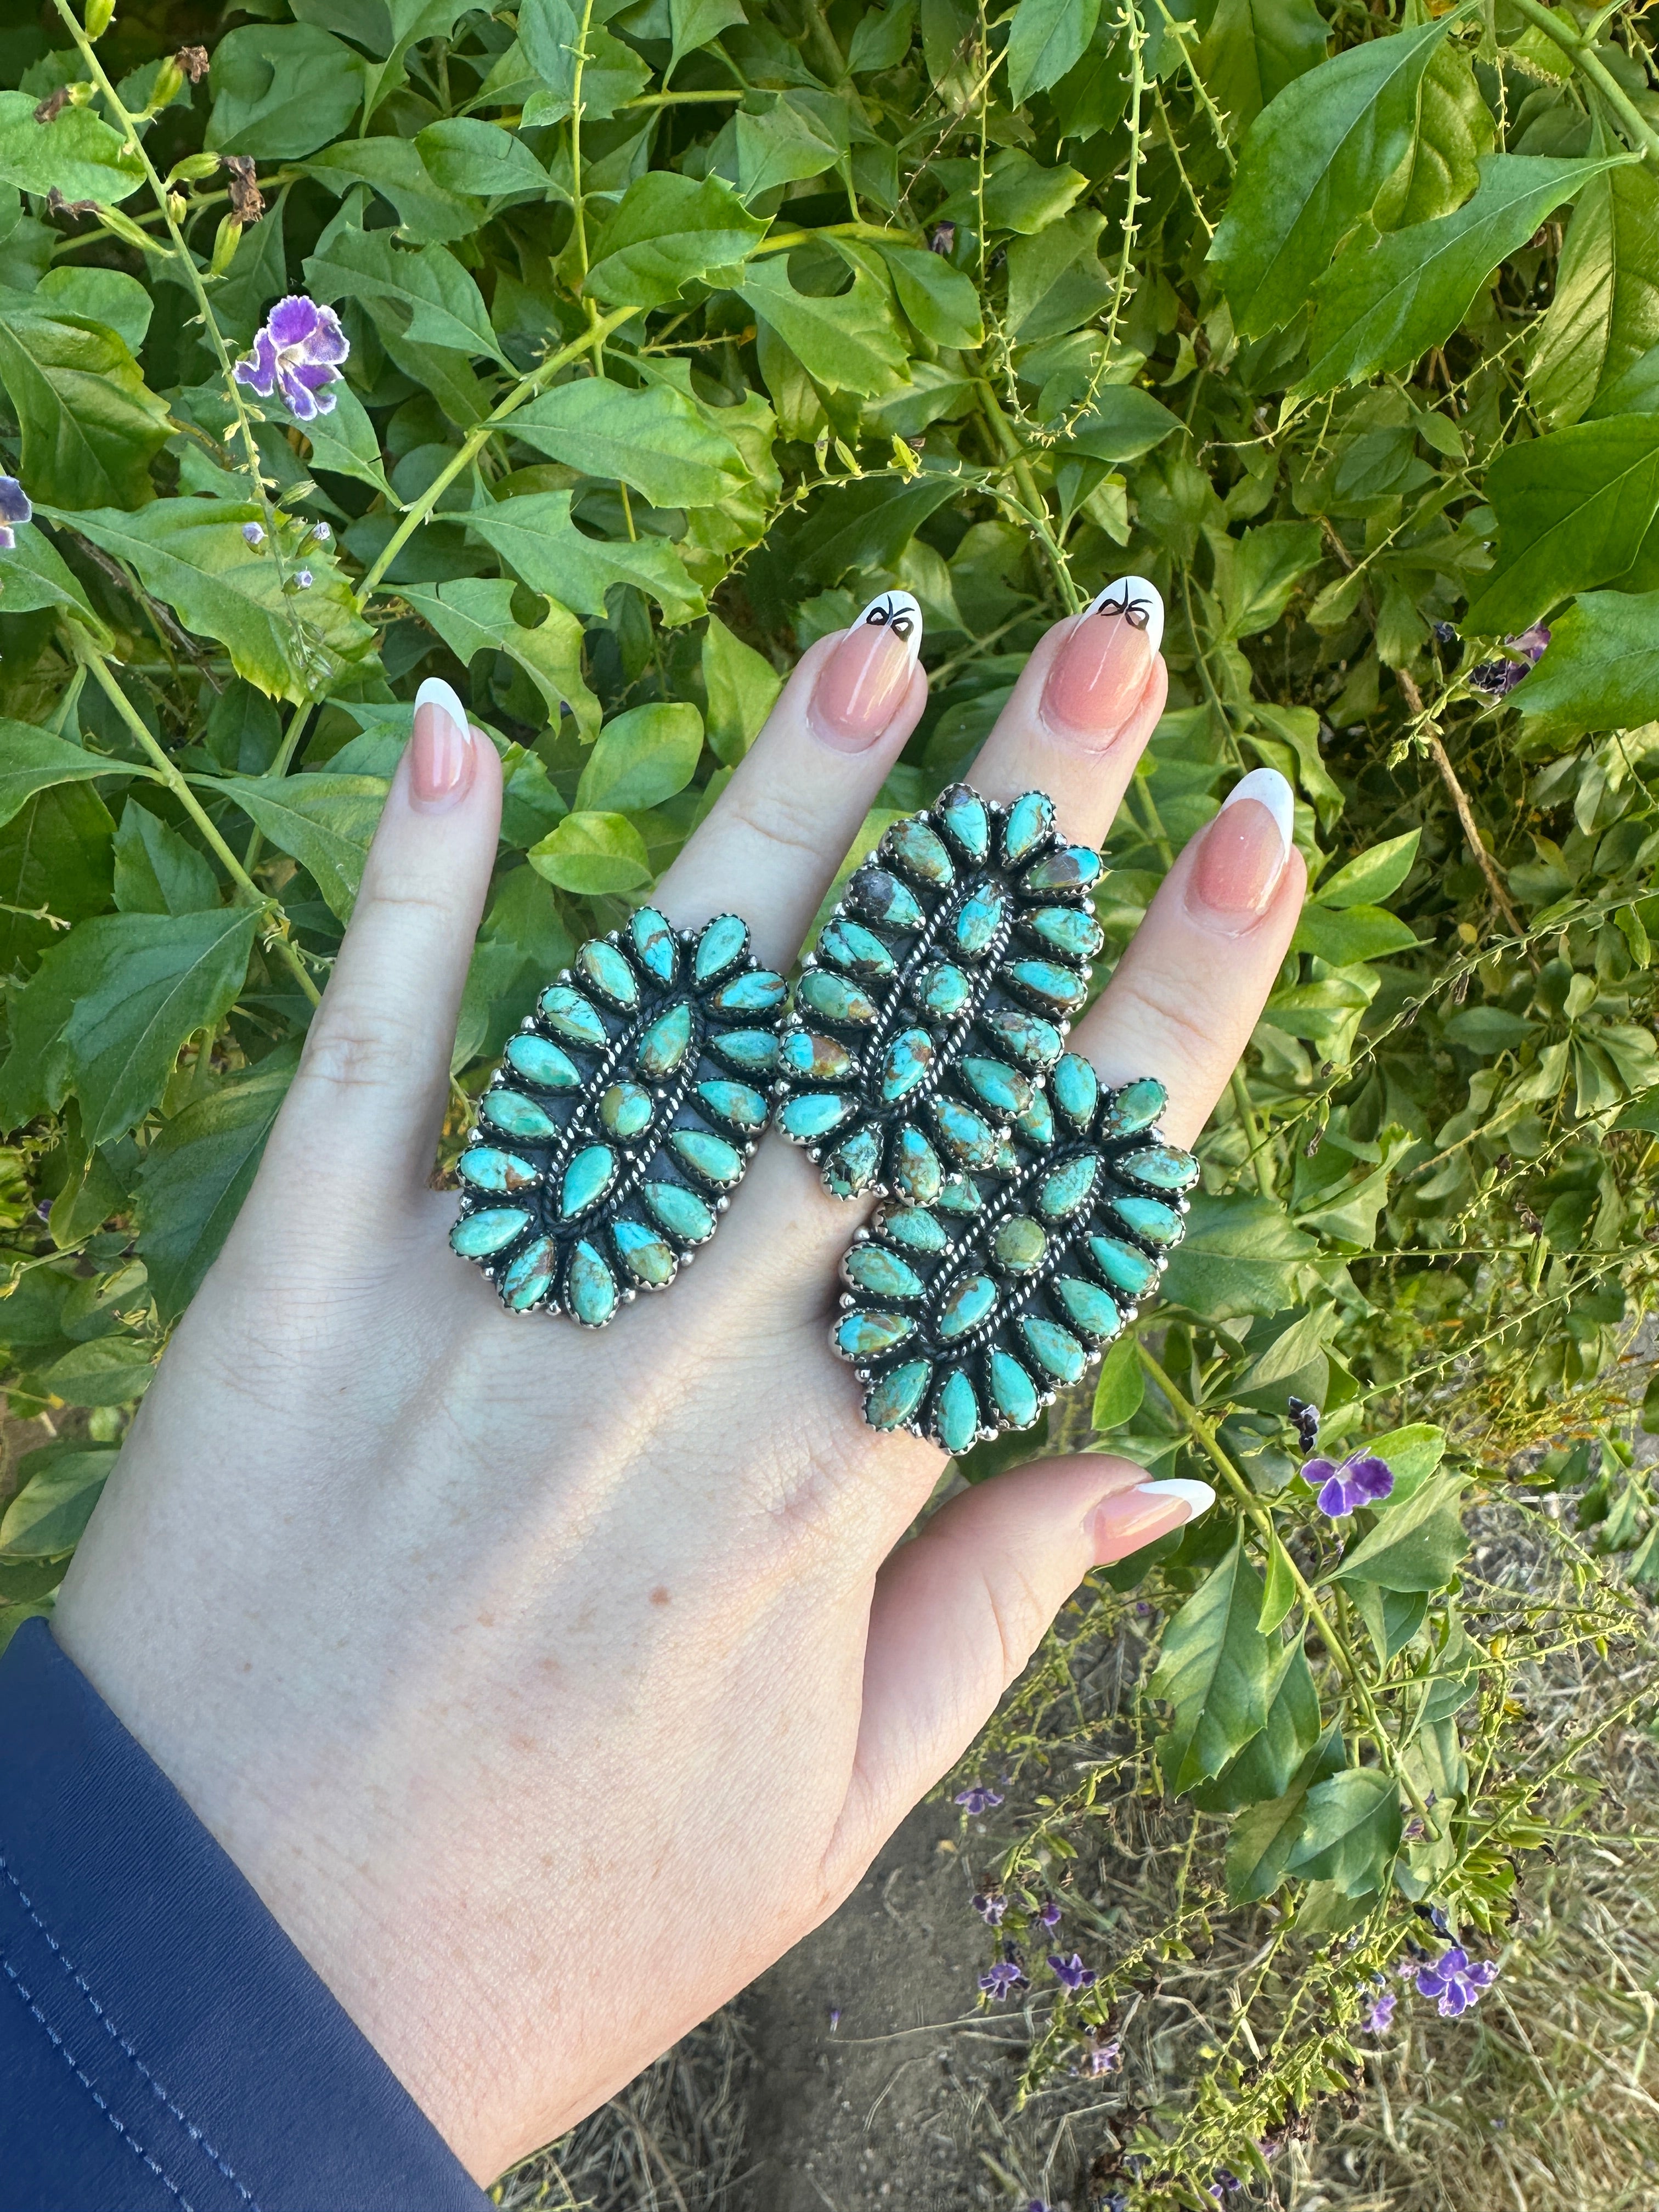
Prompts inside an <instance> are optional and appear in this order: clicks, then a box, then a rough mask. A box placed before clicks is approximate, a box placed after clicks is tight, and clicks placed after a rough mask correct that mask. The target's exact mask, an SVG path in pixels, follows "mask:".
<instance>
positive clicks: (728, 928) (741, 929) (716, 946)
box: [692, 914, 749, 983]
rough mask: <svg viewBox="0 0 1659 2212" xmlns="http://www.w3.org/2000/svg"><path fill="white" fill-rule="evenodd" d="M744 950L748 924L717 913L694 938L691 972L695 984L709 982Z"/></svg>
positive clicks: (723, 971) (747, 938) (738, 957)
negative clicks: (693, 960)
mask: <svg viewBox="0 0 1659 2212" xmlns="http://www.w3.org/2000/svg"><path fill="white" fill-rule="evenodd" d="M748 950H749V925H748V923H747V922H746V921H743V920H742V919H741V918H740V917H739V916H738V915H735V914H717V915H715V916H714V920H713V921H711V922H710V923H709V924H708V927H707V928H706V929H705V930H704V931H703V933H702V936H701V937H700V938H699V939H697V954H696V962H695V963H694V965H693V968H692V974H693V975H695V976H696V980H697V981H698V982H699V983H712V982H713V981H714V978H715V977H716V976H717V975H725V973H726V969H728V968H730V967H731V966H732V964H733V963H734V962H736V961H738V960H741V959H742V957H743V956H744V953H745V952H747V951H748Z"/></svg>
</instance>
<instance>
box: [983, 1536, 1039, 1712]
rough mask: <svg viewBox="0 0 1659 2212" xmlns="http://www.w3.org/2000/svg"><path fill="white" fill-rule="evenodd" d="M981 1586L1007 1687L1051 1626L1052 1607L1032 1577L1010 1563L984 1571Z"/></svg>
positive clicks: (1003, 1685) (1003, 1682)
mask: <svg viewBox="0 0 1659 2212" xmlns="http://www.w3.org/2000/svg"><path fill="white" fill-rule="evenodd" d="M981 1589H983V1591H984V1594H985V1603H986V1607H987V1611H988V1613H989V1614H990V1618H991V1623H992V1626H993V1627H994V1630H995V1632H996V1636H997V1641H998V1644H999V1646H1000V1661H1001V1667H1002V1687H1003V1689H1005V1690H1006V1688H1007V1687H1008V1685H1009V1684H1010V1683H1011V1682H1012V1680H1013V1679H1014V1677H1015V1676H1016V1675H1017V1674H1018V1673H1019V1671H1020V1669H1021V1668H1023V1667H1024V1664H1025V1662H1026V1661H1027V1660H1028V1659H1029V1658H1030V1656H1031V1654H1032V1652H1033V1651H1034V1650H1036V1646H1037V1644H1038V1642H1039V1641H1040V1640H1041V1638H1042V1632H1043V1631H1044V1629H1045V1628H1047V1626H1048V1616H1049V1608H1048V1605H1047V1603H1046V1601H1044V1599H1043V1597H1042V1593H1041V1592H1040V1591H1039V1590H1038V1589H1036V1587H1035V1586H1034V1585H1033V1583H1031V1581H1030V1578H1029V1577H1027V1576H1026V1575H1025V1573H1024V1571H1022V1570H1021V1569H1020V1568H1018V1567H1017V1566H1014V1565H1011V1564H1008V1563H1004V1564H1003V1565H1001V1566H1000V1567H999V1568H998V1569H997V1570H996V1571H995V1572H994V1573H992V1572H987V1573H985V1574H983V1575H982V1576H981Z"/></svg>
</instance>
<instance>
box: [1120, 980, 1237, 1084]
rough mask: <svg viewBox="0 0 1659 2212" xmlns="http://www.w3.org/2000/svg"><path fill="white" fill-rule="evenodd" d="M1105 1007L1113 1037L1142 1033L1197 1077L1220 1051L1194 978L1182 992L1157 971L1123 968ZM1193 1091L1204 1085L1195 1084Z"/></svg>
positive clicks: (1210, 1016) (1213, 1024)
mask: <svg viewBox="0 0 1659 2212" xmlns="http://www.w3.org/2000/svg"><path fill="white" fill-rule="evenodd" d="M1102 1004H1103V1006H1107V1007H1108V1009H1109V1017H1110V1021H1111V1027H1112V1034H1113V1036H1114V1037H1115V1038H1117V1037H1121V1036H1122V1035H1123V1034H1124V1033H1125V1032H1126V1031H1127V1033H1129V1034H1131V1035H1133V1033H1134V1032H1136V1031H1137V1030H1138V1031H1139V1032H1140V1033H1141V1034H1142V1035H1143V1036H1145V1037H1146V1040H1147V1042H1153V1041H1156V1042H1157V1045H1158V1051H1159V1053H1160V1054H1164V1055H1165V1056H1166V1059H1167V1058H1173V1059H1174V1060H1178V1061H1179V1062H1180V1064H1181V1066H1182V1068H1184V1069H1185V1070H1186V1071H1187V1072H1188V1074H1189V1075H1190V1076H1192V1077H1194V1078H1197V1077H1201V1076H1203V1075H1204V1074H1205V1073H1207V1071H1208V1070H1209V1069H1210V1067H1211V1066H1212V1065H1213V1063H1214V1061H1215V1060H1216V1057H1217V1049H1218V1048H1217V1040H1216V1030H1217V1024H1216V1022H1215V1020H1214V1018H1213V1010H1212V1008H1211V1006H1210V1005H1209V1001H1208V1000H1207V999H1206V996H1205V994H1204V993H1203V992H1202V991H1201V990H1200V991H1196V992H1195V991H1194V990H1193V989H1192V988H1191V987H1190V980H1188V987H1186V988H1185V989H1183V988H1182V987H1181V985H1180V983H1179V982H1178V981H1177V979H1176V977H1174V976H1170V977H1167V978H1165V979H1164V980H1163V981H1158V980H1157V977H1156V975H1155V973H1153V974H1145V975H1143V974H1141V973H1139V972H1136V971H1134V970H1131V971H1129V972H1127V973H1126V972H1125V970H1124V969H1121V968H1120V969H1119V970H1118V972H1117V974H1116V975H1115V977H1114V978H1113V981H1112V984H1111V987H1110V989H1109V992H1108V993H1107V994H1106V997H1105V999H1103V1001H1102ZM1126 1012H1127V1017H1128V1018H1127V1021H1126V1019H1125V1015H1126ZM1161 1072H1162V1071H1160V1073H1161ZM1173 1072H1174V1071H1173V1070H1171V1073H1173ZM1193 1087H1194V1088H1198V1087H1200V1086H1199V1085H1197V1084H1196V1083H1195V1084H1194V1085H1193ZM1170 1088H1171V1089H1172V1088H1173V1085H1170Z"/></svg>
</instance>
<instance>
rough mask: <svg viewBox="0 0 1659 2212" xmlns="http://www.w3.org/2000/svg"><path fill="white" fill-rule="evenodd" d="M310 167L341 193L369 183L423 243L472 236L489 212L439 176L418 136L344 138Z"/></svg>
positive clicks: (410, 234) (407, 230) (402, 225)
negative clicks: (423, 155) (448, 188)
mask: <svg viewBox="0 0 1659 2212" xmlns="http://www.w3.org/2000/svg"><path fill="white" fill-rule="evenodd" d="M479 127H480V128H481V129H486V128H488V125H480V126H479ZM306 167H307V169H308V170H309V171H310V173H311V174H312V175H313V177H314V178H315V179H317V181H318V183H319V185H323V186H324V187H325V190H327V191H331V192H333V193H335V194H337V195H339V194H343V193H345V192H348V191H350V189H351V187H352V186H353V185H356V184H365V185H369V186H370V187H371V188H372V189H373V190H374V191H376V192H378V193H379V194H380V197H381V198H382V199H383V200H386V202H388V203H389V204H390V205H391V206H392V207H394V208H395V209H396V210H398V226H399V229H400V232H401V234H403V235H404V237H407V238H410V239H414V240H419V241H420V242H422V244H440V245H441V244H442V243H444V242H445V241H446V240H451V239H457V238H470V237H471V236H472V235H473V234H474V233H475V232H476V231H477V229H478V228H479V226H480V225H481V224H482V222H483V219H484V216H485V213H486V210H485V206H484V203H483V200H482V199H481V198H466V197H461V196H459V195H458V194H456V193H454V192H452V191H446V190H445V189H444V188H443V186H441V185H440V184H439V183H438V182H437V181H436V179H435V178H434V177H433V175H432V173H431V172H430V171H429V170H428V167H427V166H426V164H425V162H424V161H422V159H421V156H420V153H419V150H418V149H417V148H416V144H415V142H414V140H413V139H412V138H346V139H343V140H342V141H341V142H340V143H338V144H337V145H334V146H325V147H324V148H323V149H322V151H321V152H320V153H319V154H313V156H312V158H311V160H310V161H308V162H307V164H306ZM544 182H545V179H544Z"/></svg>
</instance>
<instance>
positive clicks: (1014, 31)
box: [1003, 0, 1100, 107]
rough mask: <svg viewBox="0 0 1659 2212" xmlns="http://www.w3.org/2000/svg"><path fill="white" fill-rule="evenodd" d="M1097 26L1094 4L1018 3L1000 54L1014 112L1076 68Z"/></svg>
mask: <svg viewBox="0 0 1659 2212" xmlns="http://www.w3.org/2000/svg"><path fill="white" fill-rule="evenodd" d="M1098 21H1100V0H1019V4H1018V7H1017V8H1016V9H1014V20H1013V25H1012V28H1011V29H1010V31H1009V33H1008V44H1007V46H1006V47H1005V48H1004V50H1003V60H1004V62H1005V64H1006V67H1007V72H1008V97H1009V99H1010V100H1012V102H1013V104H1014V106H1016V107H1020V106H1024V103H1025V102H1026V101H1027V100H1030V98H1031V96H1032V95H1033V94H1035V93H1039V92H1047V91H1048V88H1049V86H1050V85H1051V84H1058V83H1059V82H1060V78H1061V77H1063V76H1065V74H1066V71H1067V70H1070V69H1074V68H1075V67H1076V66H1077V64H1078V63H1079V62H1080V61H1081V60H1082V58H1083V57H1084V55H1085V53H1086V52H1088V48H1089V41H1090V40H1091V39H1092V38H1093V36H1094V34H1095V25H1096V24H1097V22H1098Z"/></svg>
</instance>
